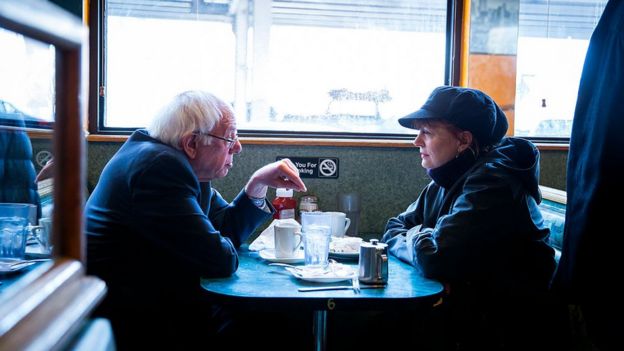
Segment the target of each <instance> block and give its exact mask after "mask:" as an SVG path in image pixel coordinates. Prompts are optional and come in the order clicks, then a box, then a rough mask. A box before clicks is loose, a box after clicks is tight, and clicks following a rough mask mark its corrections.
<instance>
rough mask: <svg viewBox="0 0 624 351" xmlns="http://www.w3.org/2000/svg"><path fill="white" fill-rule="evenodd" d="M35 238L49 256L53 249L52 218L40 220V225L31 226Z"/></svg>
mask: <svg viewBox="0 0 624 351" xmlns="http://www.w3.org/2000/svg"><path fill="white" fill-rule="evenodd" d="M30 229H31V230H32V234H33V237H34V238H35V240H37V242H38V243H39V245H41V249H42V252H43V253H45V254H49V253H50V251H51V248H52V240H51V239H52V238H51V236H52V218H47V217H46V218H41V219H39V225H37V226H31V227H30Z"/></svg>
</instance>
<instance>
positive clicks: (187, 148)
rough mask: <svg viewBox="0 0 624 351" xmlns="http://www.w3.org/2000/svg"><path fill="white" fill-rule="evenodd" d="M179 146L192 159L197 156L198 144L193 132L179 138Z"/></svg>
mask: <svg viewBox="0 0 624 351" xmlns="http://www.w3.org/2000/svg"><path fill="white" fill-rule="evenodd" d="M180 146H181V147H182V151H184V153H185V154H186V157H188V158H189V159H191V160H193V159H195V157H196V156H197V147H198V146H199V140H198V138H197V135H195V134H187V135H185V136H183V137H182V138H181V139H180Z"/></svg>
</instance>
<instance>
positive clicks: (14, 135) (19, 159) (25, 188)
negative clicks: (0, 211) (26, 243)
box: [0, 119, 41, 225]
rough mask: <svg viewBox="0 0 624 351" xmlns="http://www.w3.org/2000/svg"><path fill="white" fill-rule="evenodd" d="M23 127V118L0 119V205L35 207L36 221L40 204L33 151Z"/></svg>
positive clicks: (39, 213) (39, 211) (39, 214)
mask: <svg viewBox="0 0 624 351" xmlns="http://www.w3.org/2000/svg"><path fill="white" fill-rule="evenodd" d="M5 123H6V124H7V125H4V124H5ZM24 128H25V125H24V121H23V120H22V119H13V120H10V121H5V120H0V202H8V203H26V204H33V205H36V206H37V218H39V217H41V202H40V199H39V194H38V193H37V184H36V183H35V176H36V172H35V166H34V165H33V162H32V156H33V151H32V145H31V143H30V139H29V137H28V134H27V133H26V132H25V130H24ZM32 224H35V225H36V224H37V223H32Z"/></svg>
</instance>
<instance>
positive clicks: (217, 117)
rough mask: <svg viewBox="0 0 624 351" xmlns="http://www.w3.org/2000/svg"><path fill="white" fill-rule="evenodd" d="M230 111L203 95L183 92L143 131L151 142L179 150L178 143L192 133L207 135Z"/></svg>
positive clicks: (225, 105)
mask: <svg viewBox="0 0 624 351" xmlns="http://www.w3.org/2000/svg"><path fill="white" fill-rule="evenodd" d="M225 115H230V116H234V113H233V111H232V107H231V106H230V105H229V104H227V103H226V102H224V101H223V100H221V99H219V98H218V97H216V96H214V95H213V94H210V93H208V92H205V91H185V92H183V93H181V94H179V95H177V96H176V97H174V98H173V100H171V102H169V103H168V104H167V105H166V106H165V107H163V108H162V109H161V110H160V111H159V112H158V113H157V114H156V116H155V117H154V119H153V120H152V123H151V125H150V126H149V127H148V128H147V131H148V133H149V135H150V136H151V137H152V138H155V139H158V140H160V141H162V142H163V143H165V144H168V145H171V146H173V147H175V148H176V149H178V150H181V149H182V146H181V145H180V140H181V139H182V137H183V136H185V135H187V134H191V133H193V132H201V133H210V132H211V131H212V130H213V129H214V128H215V127H216V126H217V123H219V121H221V119H222V118H223V117H224V116H225Z"/></svg>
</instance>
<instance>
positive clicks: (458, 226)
mask: <svg viewBox="0 0 624 351" xmlns="http://www.w3.org/2000/svg"><path fill="white" fill-rule="evenodd" d="M399 123H400V124H401V125H402V126H404V127H407V128H412V129H418V130H419V131H420V132H419V134H418V136H417V137H416V139H415V140H414V145H415V146H417V147H418V148H419V149H420V155H421V157H422V163H421V164H422V166H423V167H424V168H425V169H426V170H427V173H428V175H429V176H430V177H431V179H432V182H431V183H430V184H429V185H428V186H427V187H426V188H425V189H424V190H423V191H422V193H421V194H420V196H419V197H418V199H417V200H416V202H414V203H413V204H412V205H410V206H409V207H408V208H407V210H406V211H405V212H403V213H401V214H400V215H398V216H397V217H395V218H391V219H390V220H389V221H388V224H387V226H386V231H385V234H384V236H383V241H384V242H386V243H387V244H388V245H389V250H390V252H391V254H393V255H395V256H397V257H399V258H400V259H402V260H404V261H406V262H409V263H410V264H412V265H414V266H415V267H416V268H417V269H419V270H420V271H422V273H423V274H424V275H425V276H427V277H429V278H433V279H437V280H440V281H441V282H443V283H445V285H446V286H447V288H448V291H449V296H448V297H447V300H446V304H445V309H446V310H445V311H446V312H448V314H447V315H446V316H445V318H446V322H447V323H449V324H448V325H450V326H451V330H450V332H451V335H450V337H451V338H452V340H453V341H454V342H459V344H460V345H464V346H465V347H467V348H471V347H478V348H480V349H486V348H498V347H499V346H501V345H505V346H511V345H514V344H518V343H520V342H521V341H526V340H527V339H526V338H525V337H526V335H524V334H523V333H522V332H521V330H523V329H524V328H523V327H522V323H521V322H520V321H526V320H525V319H524V318H523V317H524V314H525V313H524V312H525V311H528V310H529V309H532V308H533V307H535V306H538V304H539V301H541V300H540V299H541V297H543V296H544V294H545V293H546V291H547V289H548V286H549V283H550V279H551V276H552V274H553V272H554V268H555V260H554V250H553V249H552V248H550V247H549V246H548V244H547V242H546V241H547V238H548V235H549V230H548V229H547V228H546V227H545V226H544V225H543V221H542V216H541V213H540V210H539V208H538V203H539V202H540V200H541V195H540V192H539V188H538V177H539V152H538V150H537V149H536V148H535V146H533V144H531V143H530V142H529V141H526V140H523V139H517V138H504V135H505V132H506V131H507V127H508V125H507V119H506V117H505V114H504V113H503V111H502V110H501V109H500V107H498V105H497V104H496V103H495V102H494V101H493V100H492V99H491V98H490V97H489V96H487V95H486V94H484V93H483V92H481V91H478V90H474V89H468V88H458V87H449V86H443V87H439V88H436V89H435V90H434V91H433V92H432V93H431V95H430V96H429V99H428V100H427V101H426V102H425V104H424V105H423V107H422V108H421V109H420V110H418V111H416V112H414V113H412V114H410V115H408V116H405V117H403V118H401V119H399ZM516 299H518V300H517V301H522V302H523V303H521V304H518V303H516V301H515V300H516ZM511 301H514V302H511ZM524 302H526V303H524ZM520 305H522V307H520ZM524 305H528V308H529V309H528V308H527V306H524ZM516 307H517V308H516ZM511 309H513V313H512V314H513V315H514V316H513V318H509V317H510V316H508V315H507V314H508V313H511V312H512V310H511ZM514 323H515V324H520V326H518V325H511V324H514ZM518 327H519V328H518ZM453 329H456V330H453ZM514 333H520V334H518V335H513V334H514ZM517 338H519V339H517Z"/></svg>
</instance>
